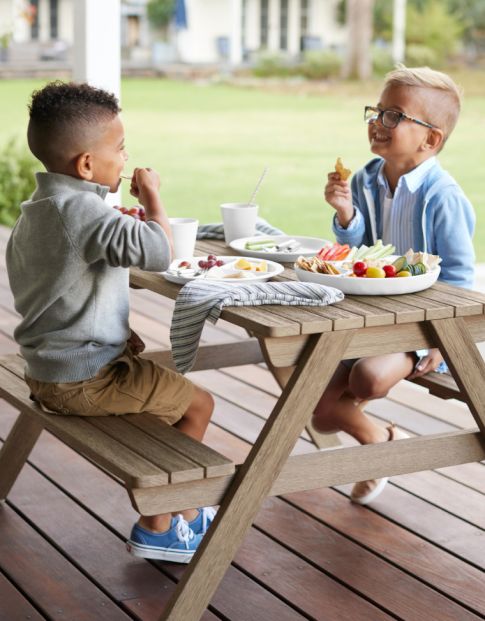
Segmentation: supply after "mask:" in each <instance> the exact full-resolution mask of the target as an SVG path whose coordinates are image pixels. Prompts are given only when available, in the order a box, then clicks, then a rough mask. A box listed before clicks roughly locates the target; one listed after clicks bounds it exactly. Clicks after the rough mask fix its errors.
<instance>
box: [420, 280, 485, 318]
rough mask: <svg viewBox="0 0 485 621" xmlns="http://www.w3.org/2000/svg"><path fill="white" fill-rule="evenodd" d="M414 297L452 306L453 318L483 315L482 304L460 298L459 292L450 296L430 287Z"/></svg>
mask: <svg viewBox="0 0 485 621" xmlns="http://www.w3.org/2000/svg"><path fill="white" fill-rule="evenodd" d="M415 295H416V296H418V297H420V298H424V299H430V300H435V301H436V302H444V303H446V304H449V305H450V306H453V308H454V309H455V317H463V316H467V315H482V314H483V304H482V303H481V302H476V301H475V300H471V299H467V298H465V297H462V296H461V293H460V290H457V291H456V293H455V294H451V293H448V292H444V291H442V290H439V289H435V288H433V287H431V288H430V289H426V290H425V291H419V292H418V293H416V294H415Z"/></svg>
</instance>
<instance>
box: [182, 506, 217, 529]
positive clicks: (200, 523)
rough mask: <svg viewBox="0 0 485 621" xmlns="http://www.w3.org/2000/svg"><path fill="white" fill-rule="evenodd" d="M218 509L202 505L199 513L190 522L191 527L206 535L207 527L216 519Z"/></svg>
mask: <svg viewBox="0 0 485 621" xmlns="http://www.w3.org/2000/svg"><path fill="white" fill-rule="evenodd" d="M216 513H217V510H216V509H214V507H202V508H201V509H199V515H198V516H197V517H196V518H194V519H193V520H192V521H191V522H189V523H188V524H189V527H190V528H191V529H192V530H193V531H194V533H195V534H196V535H205V534H206V532H207V529H208V528H209V526H210V525H211V524H212V522H213V521H214V518H215V517H216Z"/></svg>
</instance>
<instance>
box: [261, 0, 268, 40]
mask: <svg viewBox="0 0 485 621" xmlns="http://www.w3.org/2000/svg"><path fill="white" fill-rule="evenodd" d="M268 22H269V0H261V15H260V32H261V38H260V43H261V47H262V48H267V47H268Z"/></svg>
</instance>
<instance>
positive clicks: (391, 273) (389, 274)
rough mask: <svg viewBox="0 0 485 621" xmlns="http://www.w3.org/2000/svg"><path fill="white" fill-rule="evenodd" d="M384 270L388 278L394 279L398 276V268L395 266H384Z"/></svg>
mask: <svg viewBox="0 0 485 621" xmlns="http://www.w3.org/2000/svg"><path fill="white" fill-rule="evenodd" d="M382 269H383V270H384V271H385V272H386V278H394V276H395V275H396V268H395V267H394V265H384V267H383V268H382Z"/></svg>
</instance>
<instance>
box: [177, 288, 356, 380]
mask: <svg viewBox="0 0 485 621" xmlns="http://www.w3.org/2000/svg"><path fill="white" fill-rule="evenodd" d="M343 298H344V294H343V293H342V292H341V291H338V290H337V289H334V288H333V287H325V286H324V285H317V284H314V283H302V282H259V283H252V284H247V285H239V284H237V285H234V284H227V283H222V282H215V281H213V282H208V281H207V280H204V281H202V280H192V281H191V282H189V283H187V284H186V285H185V286H184V287H183V288H182V289H181V290H180V292H179V294H178V297H177V300H176V301H175V309H174V312H173V317H172V325H171V326H170V341H171V343H172V357H173V360H174V362H175V366H176V368H177V371H179V372H180V373H187V372H188V371H190V369H191V368H192V366H193V364H194V362H195V358H196V355H197V348H198V346H199V340H200V335H201V333H202V329H203V327H204V322H205V320H206V319H208V320H209V321H210V322H211V323H216V321H217V320H218V319H219V316H220V314H221V312H222V309H223V307H224V306H260V305H262V304H282V305H284V306H326V305H327V304H333V303H334V302H340V301H341V300H343Z"/></svg>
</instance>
